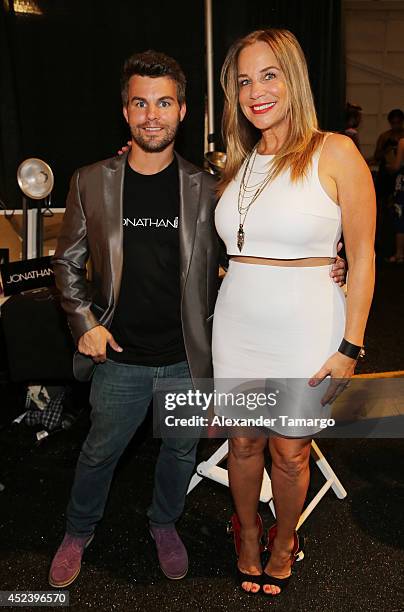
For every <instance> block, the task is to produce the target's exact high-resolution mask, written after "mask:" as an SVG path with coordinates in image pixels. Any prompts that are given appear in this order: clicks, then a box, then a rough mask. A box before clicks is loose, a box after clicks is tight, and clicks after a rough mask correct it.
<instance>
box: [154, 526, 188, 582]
mask: <svg viewBox="0 0 404 612" xmlns="http://www.w3.org/2000/svg"><path fill="white" fill-rule="evenodd" d="M150 533H151V536H152V538H153V540H154V541H155V543H156V548H157V555H158V558H159V563H160V567H161V570H162V572H163V573H164V574H165V575H166V576H167V578H170V579H171V580H180V579H181V578H184V576H185V575H186V574H187V572H188V553H187V549H186V548H185V546H184V544H183V542H182V540H181V538H180V536H179V535H178V533H177V530H176V529H175V527H174V526H172V527H155V526H152V525H150Z"/></svg>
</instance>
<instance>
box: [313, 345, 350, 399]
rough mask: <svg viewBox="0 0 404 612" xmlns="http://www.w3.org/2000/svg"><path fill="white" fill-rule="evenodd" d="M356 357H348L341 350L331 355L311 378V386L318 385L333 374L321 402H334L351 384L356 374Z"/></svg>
mask: <svg viewBox="0 0 404 612" xmlns="http://www.w3.org/2000/svg"><path fill="white" fill-rule="evenodd" d="M355 366H356V359H352V358H351V357H347V356H346V355H343V354H342V353H340V352H339V351H337V352H336V353H334V354H333V355H331V357H329V359H327V361H326V362H325V364H324V365H323V366H322V367H321V368H320V369H319V371H318V372H316V374H314V376H312V377H311V378H310V380H309V385H310V386H311V387H317V386H318V385H319V384H320V383H321V382H322V381H323V380H324V379H325V378H326V376H331V381H330V384H329V386H328V389H327V391H326V392H325V394H324V395H323V397H322V398H321V404H322V405H323V406H325V405H326V404H332V402H333V401H334V400H335V399H336V398H337V397H338V395H340V393H342V391H343V390H344V389H346V387H347V386H348V384H349V381H350V379H351V377H352V376H353V374H354V371H355Z"/></svg>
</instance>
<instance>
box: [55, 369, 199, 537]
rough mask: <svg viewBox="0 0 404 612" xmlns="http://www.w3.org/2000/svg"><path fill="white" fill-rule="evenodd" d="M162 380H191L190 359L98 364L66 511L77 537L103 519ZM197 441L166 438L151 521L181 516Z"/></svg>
mask: <svg viewBox="0 0 404 612" xmlns="http://www.w3.org/2000/svg"><path fill="white" fill-rule="evenodd" d="M159 378H181V379H182V378H184V379H188V381H190V372H189V368H188V363H187V362H186V361H183V362H180V363H175V364H173V365H169V366H161V367H148V366H137V365H126V364H122V363H117V362H114V361H110V360H107V361H106V362H105V363H102V364H98V365H97V367H96V369H95V372H94V376H93V379H92V384H91V393H90V403H91V406H92V411H91V427H90V431H89V433H88V436H87V438H86V440H85V442H84V444H83V446H82V449H81V452H80V456H79V459H78V462H77V467H76V473H75V477H74V482H73V487H72V491H71V495H70V501H69V504H68V506H67V511H66V531H67V532H68V533H70V534H71V535H74V536H79V537H85V536H89V535H90V534H92V533H93V531H94V529H95V527H96V525H97V523H98V521H99V520H100V519H101V518H102V515H103V513H104V508H105V504H106V501H107V497H108V493H109V489H110V485H111V480H112V477H113V473H114V470H115V466H116V464H117V462H118V459H119V458H120V456H121V455H122V453H123V451H124V450H125V448H126V447H127V445H128V443H129V442H130V440H131V438H132V437H133V435H134V433H135V432H136V430H137V428H138V427H139V425H141V423H142V422H143V420H144V419H145V417H146V414H147V409H148V406H149V404H150V401H151V399H152V396H153V391H154V390H155V389H156V385H158V379H159ZM187 384H188V382H187ZM189 384H190V383H189ZM197 444H198V440H197V439H195V438H192V439H190V438H181V439H180V438H163V439H162V443H161V447H160V453H159V456H158V459H157V464H156V469H155V479H154V491H153V499H152V504H151V506H150V508H149V510H148V513H147V514H148V517H149V520H150V523H151V524H153V525H157V526H158V525H161V526H163V525H164V526H169V525H174V523H175V521H176V520H177V519H178V518H179V517H180V515H181V513H182V511H183V508H184V504H185V496H186V493H187V489H188V484H189V481H190V478H191V475H192V472H193V469H194V466H195V456H196V447H197Z"/></svg>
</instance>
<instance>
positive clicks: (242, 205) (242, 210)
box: [237, 144, 274, 253]
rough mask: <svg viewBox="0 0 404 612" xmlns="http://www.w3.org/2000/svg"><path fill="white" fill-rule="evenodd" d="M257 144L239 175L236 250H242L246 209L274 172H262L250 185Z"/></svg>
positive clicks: (247, 209) (248, 208)
mask: <svg viewBox="0 0 404 612" xmlns="http://www.w3.org/2000/svg"><path fill="white" fill-rule="evenodd" d="M257 152H258V144H257V145H255V147H254V148H253V150H252V151H251V153H250V154H249V156H248V157H247V160H246V162H245V166H244V170H243V174H242V176H241V181H240V188H239V190H238V202H237V208H238V214H239V226H238V231H237V247H238V250H239V251H240V253H241V251H242V249H243V246H244V242H245V231H244V223H245V220H246V218H247V214H248V211H249V210H250V208H251V206H252V205H253V204H254V202H255V200H256V199H257V198H258V197H259V196H260V195H261V193H262V192H263V191H264V189H265V187H266V186H267V185H268V183H269V182H270V180H271V179H272V176H273V174H274V172H273V171H272V172H269V173H268V172H262V173H261V174H263V175H264V178H263V179H262V180H261V181H258V183H255V184H252V185H250V184H249V183H250V179H251V175H252V172H253V170H254V163H255V160H256V157H257Z"/></svg>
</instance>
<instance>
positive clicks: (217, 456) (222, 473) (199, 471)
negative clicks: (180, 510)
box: [187, 440, 347, 529]
mask: <svg viewBox="0 0 404 612" xmlns="http://www.w3.org/2000/svg"><path fill="white" fill-rule="evenodd" d="M228 452H229V443H228V441H226V442H224V443H223V444H222V445H221V446H220V447H219V448H218V449H217V450H216V451H215V452H214V453H213V455H212V456H211V457H210V458H209V459H208V460H207V461H202V462H201V463H199V465H198V466H197V468H196V474H194V475H193V477H192V479H191V482H190V483H189V487H188V491H187V493H190V492H191V491H192V490H193V489H194V488H195V487H196V486H197V485H198V484H199V483H200V482H201V481H202V480H203V478H210V479H211V480H214V481H215V482H218V483H220V484H223V485H225V486H227V487H228V486H229V477H228V474H227V470H226V469H225V468H222V467H220V466H219V463H221V462H222V461H224V459H226V457H227V455H228ZM311 456H312V458H313V459H314V461H315V463H316V465H317V467H318V469H319V470H320V471H321V472H322V474H323V476H324V478H325V483H324V484H323V486H322V487H321V489H320V490H319V491H318V493H317V494H316V495H315V496H314V497H313V499H312V500H311V501H310V502H309V504H308V505H307V506H306V508H305V509H304V511H303V512H302V514H301V516H300V519H299V522H298V524H297V527H296V529H299V527H300V526H301V525H302V523H304V521H305V520H306V519H307V517H308V516H309V515H310V514H311V513H312V511H313V510H314V508H315V507H316V506H317V504H318V503H319V502H320V501H321V499H322V498H323V497H324V495H325V494H326V493H327V491H328V489H330V488H331V489H332V490H333V491H334V493H335V495H336V496H337V497H338V499H343V498H344V497H346V494H347V493H346V491H345V489H344V487H343V486H342V484H341V482H340V480H339V479H338V477H337V475H336V473H335V472H334V470H333V469H332V467H331V466H330V464H329V463H328V461H327V459H326V458H325V457H324V455H323V453H322V452H321V450H320V449H319V447H318V445H317V444H316V442H315V441H314V440H312V443H311ZM260 501H262V502H264V503H268V504H269V507H270V508H271V510H272V514H273V515H274V517H275V518H276V514H275V506H274V501H273V495H272V486H271V479H270V478H269V476H268V472H267V471H266V470H265V469H264V476H263V479H262V486H261V493H260Z"/></svg>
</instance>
